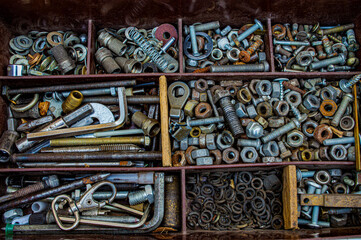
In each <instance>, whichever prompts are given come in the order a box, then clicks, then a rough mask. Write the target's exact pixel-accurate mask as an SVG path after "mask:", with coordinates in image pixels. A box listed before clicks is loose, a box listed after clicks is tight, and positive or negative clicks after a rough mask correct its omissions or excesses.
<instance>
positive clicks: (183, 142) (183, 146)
mask: <svg viewBox="0 0 361 240" xmlns="http://www.w3.org/2000/svg"><path fill="white" fill-rule="evenodd" d="M187 148H188V138H184V139H182V140H181V141H180V142H179V149H180V150H182V151H185V150H187Z"/></svg>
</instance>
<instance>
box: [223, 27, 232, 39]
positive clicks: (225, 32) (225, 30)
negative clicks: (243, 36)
mask: <svg viewBox="0 0 361 240" xmlns="http://www.w3.org/2000/svg"><path fill="white" fill-rule="evenodd" d="M231 30H232V28H231V26H227V27H225V28H224V29H223V30H222V31H221V35H222V36H223V37H224V36H226V35H227V34H228V33H229V32H230V31H231Z"/></svg>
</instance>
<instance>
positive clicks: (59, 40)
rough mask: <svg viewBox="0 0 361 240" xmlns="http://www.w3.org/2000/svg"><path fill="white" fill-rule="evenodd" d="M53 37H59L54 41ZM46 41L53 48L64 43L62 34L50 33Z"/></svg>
mask: <svg viewBox="0 0 361 240" xmlns="http://www.w3.org/2000/svg"><path fill="white" fill-rule="evenodd" d="M53 37H57V39H56V40H54V38H53ZM46 40H47V41H48V43H49V44H50V45H51V46H53V47H55V46H58V45H60V44H63V43H64V41H63V34H61V33H60V32H50V33H48V35H47V36H46Z"/></svg>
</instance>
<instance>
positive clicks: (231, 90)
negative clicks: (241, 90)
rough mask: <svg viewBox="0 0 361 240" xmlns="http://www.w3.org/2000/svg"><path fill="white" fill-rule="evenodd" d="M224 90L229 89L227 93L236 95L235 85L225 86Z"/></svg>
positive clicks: (236, 88)
mask: <svg viewBox="0 0 361 240" xmlns="http://www.w3.org/2000/svg"><path fill="white" fill-rule="evenodd" d="M226 90H227V91H229V93H230V94H231V96H232V97H236V95H237V92H238V87H237V86H235V85H231V86H228V87H226Z"/></svg>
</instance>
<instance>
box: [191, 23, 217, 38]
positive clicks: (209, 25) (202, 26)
mask: <svg viewBox="0 0 361 240" xmlns="http://www.w3.org/2000/svg"><path fill="white" fill-rule="evenodd" d="M219 27H220V24H219V21H214V22H209V23H203V24H198V25H195V26H194V30H195V31H196V32H204V31H208V30H212V29H217V28H219ZM184 33H185V34H187V35H188V34H189V27H188V26H184Z"/></svg>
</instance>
